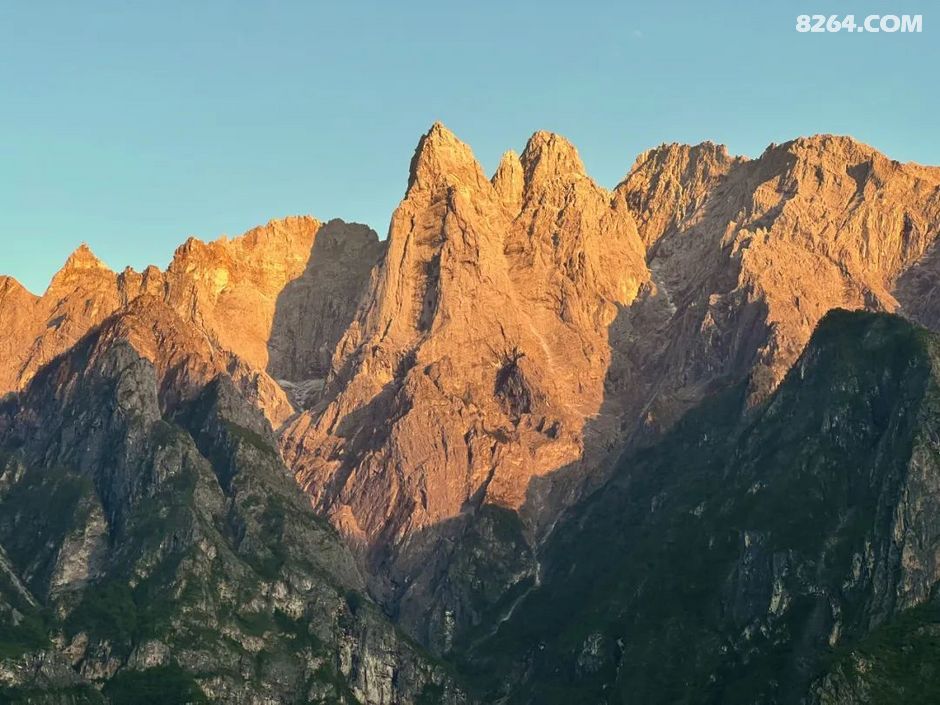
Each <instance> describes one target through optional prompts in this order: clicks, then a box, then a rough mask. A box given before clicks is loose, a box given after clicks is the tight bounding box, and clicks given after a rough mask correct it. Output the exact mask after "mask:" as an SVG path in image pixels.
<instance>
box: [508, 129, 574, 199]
mask: <svg viewBox="0 0 940 705" xmlns="http://www.w3.org/2000/svg"><path fill="white" fill-rule="evenodd" d="M520 161H521V163H522V167H523V169H524V171H525V177H526V178H525V181H526V186H527V187H531V185H532V184H533V183H537V182H541V181H545V180H548V179H554V178H559V177H560V178H571V177H575V178H581V177H584V176H586V174H585V171H584V164H583V163H582V162H581V157H580V156H578V150H577V149H575V147H574V145H573V144H571V142H569V141H568V140H567V139H565V138H564V137H562V136H561V135H558V134H555V133H554V132H546V131H545V130H539V131H538V132H536V133H535V134H533V135H532V136H531V137H530V138H529V141H528V142H527V143H526V147H525V150H524V151H523V152H522V157H520Z"/></svg>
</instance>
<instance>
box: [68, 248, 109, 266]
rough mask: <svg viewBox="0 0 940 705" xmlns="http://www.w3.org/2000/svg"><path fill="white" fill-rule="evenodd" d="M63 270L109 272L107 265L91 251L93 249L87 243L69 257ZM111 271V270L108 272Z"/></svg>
mask: <svg viewBox="0 0 940 705" xmlns="http://www.w3.org/2000/svg"><path fill="white" fill-rule="evenodd" d="M62 269H63V270H72V269H104V270H108V267H107V265H106V264H105V263H104V262H102V261H101V260H100V259H98V257H97V256H96V255H95V253H94V252H92V251H91V247H89V246H88V244H87V243H84V242H83V243H82V244H81V245H79V246H78V247H77V248H76V249H75V251H74V252H72V254H70V255H69V257H68V259H67V260H65V266H64V267H63V268H62ZM108 271H110V270H108Z"/></svg>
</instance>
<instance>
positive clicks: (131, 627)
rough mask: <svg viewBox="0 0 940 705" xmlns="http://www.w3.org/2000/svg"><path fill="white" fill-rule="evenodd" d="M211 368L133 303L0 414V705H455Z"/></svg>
mask: <svg viewBox="0 0 940 705" xmlns="http://www.w3.org/2000/svg"><path fill="white" fill-rule="evenodd" d="M230 356H231V353H220V352H219V351H218V350H217V348H216V347H215V346H214V345H213V344H211V343H210V342H209V341H207V340H206V338H205V336H204V335H203V333H202V332H201V331H200V330H199V329H198V328H197V327H196V326H195V325H194V324H192V323H188V322H186V321H184V320H183V319H182V318H181V317H180V316H179V315H178V314H177V313H176V312H175V311H174V310H173V309H171V308H170V307H169V306H168V305H167V304H165V303H164V302H162V301H161V300H160V299H157V298H155V297H152V296H147V295H143V296H140V297H137V298H136V299H134V301H132V302H131V303H130V304H129V305H127V306H126V307H123V308H122V309H121V310H120V311H119V312H118V313H116V314H114V315H113V316H111V317H109V318H107V319H106V320H105V321H104V322H103V324H102V325H100V326H98V327H96V328H93V329H92V331H91V332H89V333H88V334H87V335H86V336H85V337H84V338H82V339H81V340H80V341H79V342H78V343H77V344H76V345H75V346H73V347H72V348H71V349H70V350H69V351H68V352H67V353H66V354H64V355H62V356H60V357H58V358H56V359H55V360H54V361H53V362H52V363H50V364H49V365H47V366H45V367H44V368H43V369H42V370H41V371H40V372H39V373H38V374H37V375H36V376H35V377H34V378H33V379H32V380H31V382H30V383H29V384H28V385H27V387H26V388H25V389H24V390H22V391H21V393H20V394H19V395H17V396H16V398H14V399H12V400H8V401H7V402H6V403H5V404H4V405H3V407H2V408H0V546H2V547H3V550H0V620H2V621H0V625H2V629H0V653H2V662H3V664H2V666H0V692H2V694H3V697H4V699H6V698H10V699H12V700H13V701H14V702H19V701H20V700H19V698H27V697H39V696H38V695H36V694H37V693H40V694H42V697H45V698H47V700H43V702H46V701H48V702H59V701H58V700H54V698H56V697H63V698H68V699H66V700H64V701H63V702H73V703H74V702H88V703H102V702H111V703H130V702H139V700H137V699H135V698H136V697H137V696H141V697H143V696H142V694H144V693H159V694H160V696H161V698H160V700H161V701H163V702H197V703H198V702H219V703H239V704H257V705H261V704H262V703H264V704H270V703H293V702H297V701H298V699H301V700H303V701H304V702H331V703H346V704H348V705H354V704H358V703H369V704H373V705H397V704H401V705H413V704H414V703H416V702H419V701H421V699H422V698H424V699H427V698H431V699H432V700H433V701H434V702H442V703H457V702H461V701H462V698H463V696H462V695H461V693H460V691H459V690H458V689H457V688H456V687H455V686H454V684H453V682H452V681H451V679H450V677H449V676H448V675H447V674H445V673H444V672H443V670H442V669H440V668H439V667H438V666H436V665H434V664H433V663H432V662H431V661H430V660H428V659H427V658H426V657H425V656H424V655H423V654H422V653H421V651H420V650H419V649H416V648H415V647H413V646H412V645H411V644H410V643H408V642H407V641H406V640H404V639H403V638H401V637H400V636H399V634H398V632H397V631H396V630H395V628H394V627H393V625H392V624H390V623H389V622H388V621H387V620H386V619H385V617H384V616H383V615H382V613H381V611H380V610H379V609H378V608H377V607H376V606H375V605H374V603H372V601H371V600H370V599H369V598H368V596H366V595H365V594H364V593H363V591H364V586H365V583H364V580H363V578H362V576H361V574H360V573H359V571H358V569H357V567H356V565H355V561H354V560H353V558H352V556H351V554H350V553H349V552H348V550H347V549H346V547H345V546H343V544H342V543H341V541H340V540H339V538H338V536H337V535H336V533H335V531H333V529H332V528H330V527H329V526H328V525H327V524H326V523H325V522H323V521H322V520H321V519H319V518H318V517H316V516H315V515H314V514H313V512H312V511H311V509H310V507H309V503H308V501H307V500H306V498H305V497H304V495H303V494H302V493H301V492H300V491H299V489H298V488H297V487H296V485H295V483H294V481H293V479H292V478H291V476H290V474H289V472H288V470H287V469H286V467H285V466H284V465H283V463H282V462H281V460H280V457H279V455H278V453H277V450H276V445H275V439H274V436H273V434H272V433H271V430H270V426H269V424H268V422H267V421H266V420H265V418H264V416H263V415H262V414H261V413H260V412H259V411H258V410H257V405H256V404H255V403H253V400H252V399H251V398H250V397H251V391H252V388H251V380H249V381H248V382H247V383H246V381H245V380H244V379H243V378H241V377H240V376H239V375H240V369H239V367H238V365H233V364H232V361H231V359H230ZM250 369H254V368H250ZM246 387H247V388H248V391H247V393H246ZM99 690H100V691H101V692H100V693H99ZM30 701H32V700H30Z"/></svg>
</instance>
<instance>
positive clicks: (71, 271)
mask: <svg viewBox="0 0 940 705" xmlns="http://www.w3.org/2000/svg"><path fill="white" fill-rule="evenodd" d="M114 277H115V274H114V273H113V272H112V271H111V270H110V269H109V268H108V266H107V265H106V264H105V263H104V262H102V261H101V260H100V259H98V257H97V256H95V253H94V252H92V251H91V248H90V247H89V246H88V245H87V244H85V243H82V244H81V245H80V246H79V247H78V248H77V249H76V250H75V251H74V252H72V254H70V255H69V256H68V259H66V260H65V264H64V265H63V266H62V269H60V270H59V271H58V272H56V274H55V276H53V277H52V281H51V282H50V284H49V289H48V293H51V294H57V293H63V292H64V293H68V292H70V291H72V290H73V289H74V288H75V287H76V286H83V287H86V288H87V287H91V288H100V287H108V283H109V281H110V280H113V279H114Z"/></svg>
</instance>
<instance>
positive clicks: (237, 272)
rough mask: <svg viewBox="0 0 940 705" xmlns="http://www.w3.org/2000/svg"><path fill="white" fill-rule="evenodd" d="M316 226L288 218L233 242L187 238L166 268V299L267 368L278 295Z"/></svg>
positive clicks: (300, 267)
mask: <svg viewBox="0 0 940 705" xmlns="http://www.w3.org/2000/svg"><path fill="white" fill-rule="evenodd" d="M320 227H321V224H320V222H319V221H317V220H316V219H314V218H310V217H293V218H285V219H283V220H276V221H271V222H270V223H268V224H267V225H265V226H263V227H260V228H255V229H254V230H251V231H249V232H247V233H245V234H244V235H243V236H241V237H239V238H235V239H233V240H229V239H226V238H221V239H219V240H216V241H215V242H211V243H203V242H201V241H199V240H196V239H195V238H190V239H189V240H188V241H187V242H186V244H184V245H183V246H182V247H180V248H179V249H178V250H177V251H176V254H175V256H174V257H173V261H172V262H171V263H170V266H169V268H168V269H167V271H166V274H165V277H164V278H165V281H166V284H165V287H166V292H167V293H166V299H167V302H168V303H169V304H170V306H171V307H173V308H174V309H176V310H177V311H179V312H180V314H181V315H183V316H184V317H185V318H187V319H189V320H192V321H193V322H194V323H195V324H196V325H197V326H198V327H200V328H201V329H202V330H203V331H204V332H205V333H206V335H208V336H209V337H210V338H212V339H213V340H215V341H216V342H218V344H219V345H220V346H221V347H223V348H225V349H227V350H232V351H234V352H236V353H238V355H239V356H241V357H242V358H244V359H245V360H246V361H247V362H248V363H250V364H251V365H253V366H255V367H257V368H260V369H267V367H268V341H269V339H270V337H271V327H272V325H273V321H274V317H275V309H276V307H277V303H278V296H279V295H280V294H281V292H282V291H283V290H284V287H286V286H287V284H288V283H290V282H292V281H294V280H295V279H297V278H298V277H300V276H301V275H302V274H303V272H304V270H305V269H306V268H307V266H308V262H309V260H310V253H311V249H312V248H313V244H314V240H315V238H316V235H317V232H318V231H319V230H320Z"/></svg>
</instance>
